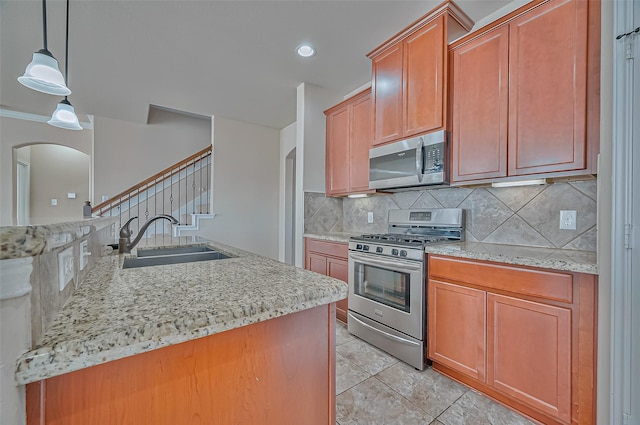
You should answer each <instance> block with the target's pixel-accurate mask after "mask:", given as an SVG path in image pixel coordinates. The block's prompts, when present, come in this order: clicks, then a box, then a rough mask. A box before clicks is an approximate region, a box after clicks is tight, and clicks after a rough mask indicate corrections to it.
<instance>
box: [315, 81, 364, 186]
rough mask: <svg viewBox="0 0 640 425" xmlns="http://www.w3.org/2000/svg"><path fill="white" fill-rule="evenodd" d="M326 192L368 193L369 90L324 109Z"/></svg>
mask: <svg viewBox="0 0 640 425" xmlns="http://www.w3.org/2000/svg"><path fill="white" fill-rule="evenodd" d="M325 115H326V118H327V140H326V142H327V146H326V148H327V152H326V158H327V163H326V192H327V196H343V195H348V194H349V193H354V192H360V193H361V192H367V191H369V149H370V148H371V140H372V137H373V122H372V121H373V110H372V104H371V90H365V91H363V92H361V93H359V94H357V95H355V96H353V97H351V98H349V99H347V100H345V101H344V102H342V103H340V104H338V105H336V106H334V107H332V108H330V109H327V110H326V111H325Z"/></svg>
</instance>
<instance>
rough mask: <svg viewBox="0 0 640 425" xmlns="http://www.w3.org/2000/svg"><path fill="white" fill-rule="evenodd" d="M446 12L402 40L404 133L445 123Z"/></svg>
mask: <svg viewBox="0 0 640 425" xmlns="http://www.w3.org/2000/svg"><path fill="white" fill-rule="evenodd" d="M445 54H446V39H445V16H444V15H442V16H440V17H439V18H437V19H434V20H433V21H431V22H429V23H428V24H427V25H425V26H424V27H423V28H421V29H419V30H418V31H416V32H415V33H414V34H412V35H411V36H409V37H407V39H406V40H405V41H404V81H405V83H404V134H403V137H408V136H412V135H414V134H418V133H424V132H426V131H429V130H435V129H439V128H443V127H444V121H443V120H444V117H443V109H444V107H443V103H444V85H445V80H444V69H445V66H444V64H445Z"/></svg>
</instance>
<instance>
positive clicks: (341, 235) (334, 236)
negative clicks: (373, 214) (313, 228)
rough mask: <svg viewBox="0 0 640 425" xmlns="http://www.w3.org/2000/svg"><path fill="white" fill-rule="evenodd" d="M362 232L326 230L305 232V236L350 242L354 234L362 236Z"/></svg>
mask: <svg viewBox="0 0 640 425" xmlns="http://www.w3.org/2000/svg"><path fill="white" fill-rule="evenodd" d="M360 235H362V233H350V232H326V233H305V234H304V237H305V238H313V239H321V240H325V241H332V242H343V243H349V238H351V237H352V236H360Z"/></svg>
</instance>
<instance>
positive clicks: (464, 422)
mask: <svg viewBox="0 0 640 425" xmlns="http://www.w3.org/2000/svg"><path fill="white" fill-rule="evenodd" d="M336 330H337V331H336V351H337V355H336V394H337V403H336V416H337V422H338V424H339V425H347V424H357V425H365V424H366V425H413V424H416V425H533V422H531V421H529V420H528V419H526V418H524V417H523V416H521V415H519V414H518V413H515V412H513V411H512V410H509V409H507V408H506V407H504V406H502V405H500V404H498V403H496V402H494V401H492V400H490V399H488V398H487V397H485V396H483V395H482V394H479V393H477V392H475V391H473V390H470V389H468V388H467V387H465V386H464V385H461V384H459V383H457V382H455V381H452V380H451V379H449V378H446V377H444V376H442V375H441V374H439V373H437V372H434V371H433V370H431V368H427V369H426V370H424V371H422V372H420V371H417V370H415V369H414V368H413V367H412V366H408V365H407V364H405V363H403V362H401V361H399V360H397V359H395V358H394V357H392V356H390V355H389V354H387V353H385V352H384V351H381V350H379V349H377V348H375V347H373V346H371V345H369V344H368V343H366V342H364V341H362V340H361V339H359V338H356V337H354V336H353V335H350V334H349V333H348V332H347V327H346V325H344V324H342V323H341V322H338V323H337V326H336Z"/></svg>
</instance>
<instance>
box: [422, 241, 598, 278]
mask: <svg viewBox="0 0 640 425" xmlns="http://www.w3.org/2000/svg"><path fill="white" fill-rule="evenodd" d="M462 244H464V243H461V244H446V245H427V246H426V247H425V252H426V253H427V254H439V255H447V256H451V257H459V258H468V259H473V260H484V261H492V262H496V263H502V264H513V265H521V266H530V267H539V268H543V269H550V270H557V271H567V272H575V273H585V274H592V275H598V272H599V271H598V265H597V263H595V262H594V263H588V262H580V261H574V260H572V259H571V258H569V257H567V256H566V255H565V257H566V258H557V257H556V256H554V252H555V253H557V254H558V255H561V254H564V253H563V252H562V251H563V250H551V249H550V250H549V252H547V253H546V254H547V255H546V256H545V258H536V257H535V256H527V255H519V254H517V253H514V254H513V255H505V254H497V253H491V252H478V251H475V250H470V249H464V248H463V247H462V246H461V245H462ZM491 246H494V245H493V244H482V243H475V244H474V247H475V248H476V249H483V248H486V247H491ZM502 246H504V247H507V245H502ZM517 249H518V247H513V250H514V251H516V250H517ZM526 249H528V250H535V249H536V248H532V247H526ZM540 250H541V252H542V250H545V248H541V249H540ZM578 253H581V252H578ZM589 254H591V255H594V256H595V253H590V252H584V255H589Z"/></svg>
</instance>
